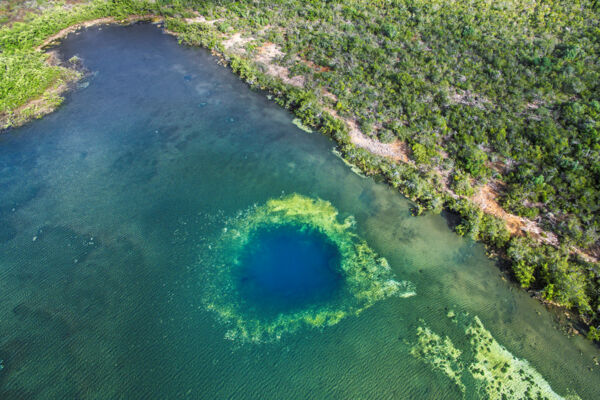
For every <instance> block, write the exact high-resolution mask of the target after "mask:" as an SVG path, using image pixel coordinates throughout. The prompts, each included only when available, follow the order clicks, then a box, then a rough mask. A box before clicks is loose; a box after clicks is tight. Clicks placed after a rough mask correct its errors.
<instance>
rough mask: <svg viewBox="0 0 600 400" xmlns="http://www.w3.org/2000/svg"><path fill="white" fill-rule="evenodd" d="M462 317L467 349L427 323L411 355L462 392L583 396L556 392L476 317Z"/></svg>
mask: <svg viewBox="0 0 600 400" xmlns="http://www.w3.org/2000/svg"><path fill="white" fill-rule="evenodd" d="M460 319H461V320H464V321H461V322H459V324H461V325H464V336H465V337H466V338H468V342H467V343H468V346H467V348H466V349H464V350H465V351H461V350H460V349H458V348H456V347H455V345H454V343H452V341H451V340H450V338H449V337H447V336H446V337H445V338H444V339H442V338H441V337H440V336H439V335H438V334H436V333H435V332H432V331H431V329H429V328H428V327H427V326H420V327H418V328H417V342H416V344H415V345H414V346H413V348H412V351H411V354H412V355H413V356H414V357H416V358H418V359H420V360H422V361H423V362H425V363H427V364H428V365H430V366H431V367H432V368H433V369H434V370H439V371H441V372H443V373H444V374H445V375H446V376H447V377H448V378H449V379H450V380H451V381H452V382H454V383H455V384H456V386H457V387H458V389H459V390H460V391H461V392H462V393H463V395H464V394H467V393H471V392H474V393H477V394H478V396H477V397H478V398H485V399H491V400H495V399H532V400H533V399H545V400H550V399H555V400H560V399H567V400H577V399H579V398H580V397H579V396H578V395H577V394H576V393H573V392H571V393H569V394H567V395H566V396H564V397H563V396H560V395H558V394H557V393H556V392H554V391H553V390H552V388H551V387H550V385H549V384H548V382H547V381H546V380H545V379H544V377H543V376H542V375H540V373H539V372H537V371H536V370H535V369H534V368H533V367H532V366H531V365H530V364H529V363H528V362H527V361H526V360H521V359H519V358H517V357H515V356H514V355H512V354H511V353H510V352H509V351H508V350H506V348H504V346H502V345H501V344H499V343H498V342H497V341H496V339H494V337H493V336H492V334H491V333H490V332H489V331H488V330H487V329H486V328H485V327H484V326H483V324H482V323H481V320H480V319H479V318H478V317H477V316H475V317H473V318H471V317H469V316H467V315H463V316H461V318H460ZM461 342H464V341H461Z"/></svg>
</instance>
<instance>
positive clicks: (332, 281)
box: [238, 226, 343, 312]
mask: <svg viewBox="0 0 600 400" xmlns="http://www.w3.org/2000/svg"><path fill="white" fill-rule="evenodd" d="M238 273H239V277H238V279H239V281H238V285H239V288H240V294H241V297H242V298H244V299H247V301H248V302H251V303H255V304H256V305H258V306H259V307H260V309H261V310H262V311H265V310H268V311H269V312H282V311H290V310H295V309H301V308H302V307H305V306H307V305H309V304H314V303H318V302H323V301H326V300H328V299H330V298H332V297H335V295H336V294H337V292H338V291H339V290H340V289H341V286H342V284H343V278H342V274H341V271H340V254H339V251H338V249H337V247H336V246H335V245H334V244H333V243H331V242H330V241H329V240H328V239H327V237H326V236H325V235H323V234H321V233H319V232H317V231H315V230H304V231H303V230H300V229H299V227H296V226H281V227H277V228H273V229H261V230H259V231H258V232H255V233H254V235H253V236H252V238H251V240H250V243H248V245H247V250H246V251H245V253H244V254H243V255H242V258H241V260H240V268H239V272H238Z"/></svg>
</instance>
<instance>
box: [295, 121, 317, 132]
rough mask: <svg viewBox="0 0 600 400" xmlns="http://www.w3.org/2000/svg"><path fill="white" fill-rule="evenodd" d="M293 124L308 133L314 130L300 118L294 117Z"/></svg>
mask: <svg viewBox="0 0 600 400" xmlns="http://www.w3.org/2000/svg"><path fill="white" fill-rule="evenodd" d="M292 124H294V125H296V126H297V127H298V128H299V129H301V130H303V131H304V132H306V133H312V132H313V130H312V129H311V128H310V127H309V126H306V125H304V124H303V123H302V120H301V119H300V118H294V119H293V120H292Z"/></svg>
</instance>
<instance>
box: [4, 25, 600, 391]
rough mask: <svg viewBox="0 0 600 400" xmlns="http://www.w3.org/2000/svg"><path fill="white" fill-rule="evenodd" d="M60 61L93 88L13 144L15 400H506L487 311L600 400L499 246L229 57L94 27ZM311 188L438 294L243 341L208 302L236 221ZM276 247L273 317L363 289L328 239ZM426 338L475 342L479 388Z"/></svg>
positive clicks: (290, 234) (589, 364) (10, 316)
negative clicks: (436, 360)
mask: <svg viewBox="0 0 600 400" xmlns="http://www.w3.org/2000/svg"><path fill="white" fill-rule="evenodd" d="M60 51H61V53H62V54H63V56H64V57H65V58H70V57H71V56H73V55H78V56H79V57H80V58H81V59H82V60H83V63H84V65H85V66H86V67H87V68H89V70H90V72H91V74H90V76H89V77H88V78H86V79H85V81H84V83H85V84H86V85H87V86H86V85H82V87H81V88H79V89H77V90H75V91H74V92H72V93H71V94H70V95H69V96H68V98H67V100H66V102H65V104H64V105H63V106H61V108H60V109H59V110H58V111H57V112H55V113H53V114H51V115H48V116H46V117H44V118H43V119H41V120H38V121H34V122H32V123H30V124H28V125H27V126H25V127H22V128H19V129H15V130H11V131H9V132H7V133H5V134H2V135H0V360H1V361H0V399H2V400H4V399H121V398H123V399H154V398H157V399H182V398H189V399H198V398H205V399H224V398H231V399H308V398H343V399H371V398H372V399H408V398H411V399H462V398H486V396H487V393H488V392H487V391H486V389H485V386H483V385H482V384H481V383H478V382H477V381H475V380H474V378H472V377H470V372H469V365H470V364H471V363H472V362H473V355H474V352H475V350H476V349H475V348H474V346H473V345H472V344H471V337H470V336H468V335H467V334H466V329H465V326H466V325H465V324H467V325H468V324H469V323H470V322H469V321H472V320H473V318H474V316H478V317H479V318H480V319H481V321H482V323H483V325H484V326H485V328H486V329H487V330H489V332H490V333H491V335H493V338H495V340H497V342H498V343H499V344H501V345H503V346H504V347H505V348H506V349H507V351H508V352H509V353H508V354H512V355H514V357H515V358H518V359H524V360H528V362H529V364H528V366H521V367H522V368H525V369H527V368H532V369H534V370H536V371H538V372H539V373H540V374H541V376H543V378H544V379H546V381H547V382H548V383H549V384H550V386H551V387H552V389H554V390H555V391H556V392H558V393H560V394H562V395H565V394H567V393H569V392H568V390H569V389H570V390H574V391H576V392H577V393H578V394H579V395H580V396H581V398H585V399H597V398H600V391H599V390H600V387H599V386H598V385H597V382H599V381H600V372H599V371H600V369H599V368H598V366H597V365H596V364H595V363H594V360H593V358H594V357H600V354H599V352H598V350H597V349H595V348H593V347H592V346H590V345H589V343H587V342H585V341H584V340H582V339H581V338H568V337H566V336H565V335H564V334H563V333H561V332H560V331H559V330H558V329H557V325H556V324H555V322H554V320H553V317H552V314H550V313H548V312H547V311H546V310H545V309H544V308H543V307H542V306H541V305H540V304H539V303H538V302H536V301H535V300H533V299H530V298H529V296H528V295H527V294H526V293H524V292H522V291H521V290H520V289H518V288H516V287H515V286H514V285H512V284H511V283H509V282H507V281H506V280H505V279H503V278H502V276H501V274H500V272H499V270H498V268H497V267H496V266H495V265H494V264H493V263H492V262H490V261H489V260H488V259H487V258H486V257H485V254H484V249H483V248H482V247H480V246H478V245H475V244H473V243H472V242H469V241H466V240H464V239H462V238H460V237H458V236H457V235H455V234H454V233H452V232H451V231H450V230H449V229H448V226H447V224H446V222H445V221H444V220H443V219H442V218H441V217H438V216H431V215H428V216H424V217H420V218H413V217H411V215H410V204H409V203H408V202H407V201H406V200H405V199H404V198H402V197H401V196H400V195H398V193H397V192H395V191H394V190H392V189H390V188H388V187H387V186H385V185H383V184H377V183H375V182H374V181H373V180H370V179H364V178H362V177H360V176H357V175H355V174H354V173H352V171H350V170H349V168H348V167H347V166H346V165H344V163H343V162H342V161H341V160H340V159H339V158H337V157H336V156H335V155H334V154H333V153H332V149H333V143H331V142H330V141H329V140H327V139H326V138H325V137H323V136H321V135H319V134H316V133H315V134H307V133H305V132H303V131H301V130H299V129H298V128H296V127H295V126H294V125H293V124H292V118H293V117H292V116H291V115H290V114H289V113H287V112H285V111H284V110H282V109H281V108H279V107H278V106H277V105H275V104H274V103H272V102H270V101H269V100H268V99H267V98H266V97H265V96H264V94H261V93H254V92H252V91H250V90H249V89H248V87H247V86H246V85H245V84H243V83H242V82H241V81H239V79H237V77H235V76H234V75H233V74H232V73H231V72H230V71H229V70H227V69H226V68H224V67H222V66H220V65H218V64H217V62H216V60H215V59H214V58H213V57H212V56H211V55H210V53H209V52H207V51H204V50H201V49H192V48H187V47H183V46H179V45H178V44H177V41H176V40H175V38H173V37H170V36H167V35H164V34H163V33H162V32H161V31H160V30H159V29H157V28H156V27H155V26H152V25H135V26H130V27H117V26H115V27H104V28H101V29H100V28H95V29H90V30H88V31H86V32H83V33H81V34H79V35H71V36H69V38H67V39H66V40H65V41H64V42H63V44H62V45H61V46H60ZM291 193H299V194H301V195H303V196H306V197H309V198H321V199H324V200H327V201H329V202H331V204H332V205H333V206H334V207H335V208H336V209H337V210H338V211H339V216H338V219H339V221H342V220H343V219H345V218H346V217H348V216H354V217H355V219H356V228H355V230H356V233H357V235H359V236H360V237H361V238H363V239H364V240H365V241H366V242H367V243H368V244H369V246H370V247H371V248H372V249H374V250H375V251H376V252H377V253H378V254H380V255H381V256H385V258H386V259H387V260H388V262H389V267H390V272H391V273H393V275H394V276H395V277H396V278H397V279H398V280H406V281H410V282H413V283H414V284H415V286H416V292H417V294H416V296H413V297H410V298H401V297H393V296H392V297H389V298H386V299H385V300H381V301H376V302H374V303H373V305H372V306H371V307H369V308H367V309H364V310H363V311H362V312H361V313H359V314H357V315H348V316H346V317H345V318H344V319H342V320H340V321H339V322H338V323H335V324H332V325H331V326H326V327H320V328H311V327H308V326H303V327H301V328H299V329H297V330H295V331H294V332H290V333H289V334H286V335H282V336H281V338H278V339H277V340H275V341H270V342H268V343H259V344H255V343H239V342H236V341H235V340H233V341H232V340H229V339H227V338H226V335H227V331H228V327H227V326H225V324H223V323H222V321H221V320H219V318H217V316H216V315H215V313H214V312H211V311H210V310H207V307H206V304H205V303H204V302H203V293H204V290H205V289H206V285H207V281H208V277H209V276H210V273H214V271H215V270H217V271H218V268H221V267H223V266H222V265H215V264H214V263H212V262H211V260H209V259H204V258H203V257H202V254H206V252H207V249H210V248H213V249H214V248H217V246H216V243H217V240H218V238H219V237H220V235H221V232H222V231H223V229H224V226H225V221H227V220H231V219H236V218H237V216H239V215H240V213H243V211H244V210H248V209H249V208H251V207H252V206H253V205H254V204H264V203H265V202H266V201H267V200H269V199H273V198H280V197H281V196H282V195H285V194H291ZM254 240H255V241H256V242H255V244H257V245H256V248H254V249H253V250H252V251H250V250H249V252H248V253H247V254H246V256H245V259H244V260H243V262H241V264H240V265H243V266H244V269H243V270H244V274H243V275H240V279H239V280H237V281H236V280H231V281H226V282H224V284H225V285H228V288H229V289H231V288H234V289H235V288H240V287H241V288H242V289H243V290H246V292H245V293H246V294H245V295H244V296H242V297H241V299H242V301H249V302H252V301H254V302H253V303H252V304H254V306H253V307H254V309H255V310H256V312H257V313H259V312H266V311H265V310H267V311H268V310H269V309H268V308H264V306H265V305H266V304H267V303H268V304H270V305H271V306H272V307H275V309H274V310H273V313H275V311H277V312H288V311H289V310H290V309H294V307H296V306H297V307H300V304H301V303H302V304H303V307H304V306H308V305H310V304H321V303H325V302H328V301H329V300H331V298H330V297H329V296H335V293H338V292H340V291H341V292H343V287H344V282H343V281H342V282H340V281H339V279H338V275H337V273H336V268H335V267H334V266H335V264H336V261H335V257H336V256H335V251H334V250H333V249H332V248H331V247H330V245H329V244H328V242H327V241H326V240H323V238H322V237H319V235H317V234H315V233H314V232H303V233H298V232H297V231H285V230H284V231H264V232H257V234H256V235H255V238H254ZM282 266H285V267H284V268H282ZM242 276H245V277H246V280H244V279H243V278H242ZM234 292H235V291H234V290H231V291H230V292H228V293H234ZM266 299H273V300H272V301H271V300H269V301H266ZM277 299H279V300H277ZM282 299H283V300H282ZM343 299H344V298H343V297H342V298H337V299H336V301H338V303H340V302H342V301H343ZM367 300H368V299H366V300H365V299H363V301H365V302H366V301H367ZM261 307H263V308H262V311H260V310H261ZM452 315H455V317H452ZM420 327H427V328H429V329H430V331H431V332H434V333H435V334H437V335H439V336H440V337H441V338H442V339H443V338H445V337H448V340H449V341H451V343H452V344H453V346H454V347H455V348H457V349H459V350H460V352H461V355H460V358H461V360H462V361H461V362H462V365H463V370H462V372H460V373H459V374H458V375H460V377H461V379H462V381H463V383H464V387H465V393H464V394H463V392H462V391H461V388H460V386H459V385H457V384H455V381H453V380H452V378H450V377H449V376H448V374H447V373H446V372H444V371H443V370H441V369H440V368H437V367H435V366H434V365H433V364H432V363H431V362H429V361H427V360H425V361H424V360H421V359H418V358H416V357H415V356H414V355H413V354H411V351H412V349H413V348H414V347H415V346H416V345H417V340H418V336H417V332H418V328H420ZM434 342H435V340H433V341H432V342H431V343H434ZM440 342H441V343H442V342H443V340H441V341H440ZM436 351H437V352H436ZM436 351H434V352H431V353H427V354H429V355H431V354H434V355H440V354H441V355H443V357H442V358H444V357H445V358H448V357H451V356H452V354H453V353H452V352H449V351H447V349H446V350H443V349H440V348H436ZM511 357H512V356H511ZM445 358H444V359H445ZM459 361H460V360H459ZM457 364H459V363H457V362H455V363H454V364H453V365H455V366H456V365H457ZM519 365H521V364H519ZM521 367H520V368H521Z"/></svg>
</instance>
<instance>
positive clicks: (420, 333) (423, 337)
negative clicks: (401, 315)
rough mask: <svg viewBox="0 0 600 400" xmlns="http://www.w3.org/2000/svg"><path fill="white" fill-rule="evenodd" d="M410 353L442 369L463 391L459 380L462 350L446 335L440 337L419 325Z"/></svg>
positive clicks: (435, 367)
mask: <svg viewBox="0 0 600 400" xmlns="http://www.w3.org/2000/svg"><path fill="white" fill-rule="evenodd" d="M410 354H412V355H413V356H414V357H416V358H418V359H420V360H422V361H424V362H426V363H427V364H429V365H430V366H432V367H433V368H434V369H438V370H440V371H442V372H443V373H444V374H445V375H446V376H447V377H448V378H450V380H451V381H452V382H454V383H455V384H456V386H458V388H459V389H460V391H461V392H463V393H464V392H465V385H464V384H463V383H462V380H461V379H462V372H463V369H464V366H463V363H462V361H461V359H460V356H461V354H462V352H461V351H460V350H459V349H457V348H456V347H454V344H453V343H452V341H451V340H450V338H449V337H448V336H446V337H445V338H444V339H442V338H441V337H440V335H438V334H436V333H434V332H432V331H431V329H429V328H427V327H422V326H420V327H418V328H417V343H416V344H415V346H413V348H412V350H411V352H410Z"/></svg>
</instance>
